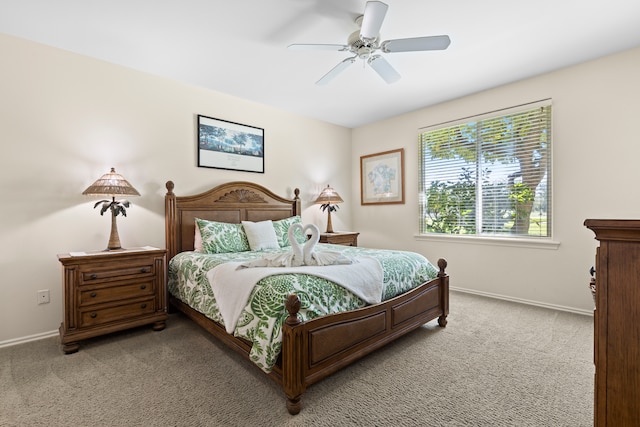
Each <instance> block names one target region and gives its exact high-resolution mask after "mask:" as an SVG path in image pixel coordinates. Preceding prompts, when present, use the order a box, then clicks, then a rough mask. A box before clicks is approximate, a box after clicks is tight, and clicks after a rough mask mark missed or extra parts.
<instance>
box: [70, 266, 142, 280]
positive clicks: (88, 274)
mask: <svg viewBox="0 0 640 427" xmlns="http://www.w3.org/2000/svg"><path fill="white" fill-rule="evenodd" d="M153 274H154V271H153V264H147V263H144V264H141V265H135V266H129V267H124V268H119V267H117V266H116V267H113V268H107V269H104V270H98V269H96V270H90V271H83V272H82V284H88V283H95V282H99V281H103V280H110V279H123V278H126V277H140V276H153Z"/></svg>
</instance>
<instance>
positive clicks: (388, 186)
mask: <svg viewBox="0 0 640 427" xmlns="http://www.w3.org/2000/svg"><path fill="white" fill-rule="evenodd" d="M360 194H361V202H360V204H362V205H382V204H392V203H404V148H400V149H397V150H390V151H384V152H382V153H375V154H369V155H366V156H361V157H360Z"/></svg>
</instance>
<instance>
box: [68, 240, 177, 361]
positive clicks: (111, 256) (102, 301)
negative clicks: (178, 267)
mask: <svg viewBox="0 0 640 427" xmlns="http://www.w3.org/2000/svg"><path fill="white" fill-rule="evenodd" d="M165 258H166V251H165V250H164V249H158V248H151V247H144V248H132V249H124V250H117V251H102V252H71V253H68V254H62V255H58V260H59V261H60V263H62V266H63V286H64V289H63V291H64V292H63V297H64V313H63V315H64V317H63V321H62V324H61V325H60V341H61V343H62V350H63V351H64V352H65V353H74V352H76V351H78V348H79V346H80V345H79V341H82V340H85V339H87V338H93V337H96V336H100V335H104V334H108V333H111V332H116V331H121V330H123V329H128V328H133V327H136V326H142V325H147V324H153V329H154V330H156V331H159V330H162V329H164V327H165V322H166V320H167V306H166V296H165V283H164V282H165V281H164V278H165V271H164V270H165Z"/></svg>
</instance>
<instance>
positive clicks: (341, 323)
mask: <svg viewBox="0 0 640 427" xmlns="http://www.w3.org/2000/svg"><path fill="white" fill-rule="evenodd" d="M166 188H167V193H166V196H165V232H166V245H167V260H168V263H169V265H168V271H169V274H168V276H169V277H170V278H169V282H171V281H172V279H171V277H173V280H174V281H176V280H177V279H176V275H177V273H175V272H173V276H172V268H173V269H174V270H175V269H176V268H177V267H175V266H176V264H177V263H178V262H179V260H180V259H182V260H183V263H187V264H189V265H191V268H194V267H193V264H194V263H193V262H191V258H190V257H196V256H199V255H198V254H194V253H193V251H194V248H195V247H196V246H197V245H199V244H200V242H196V228H197V226H196V218H198V220H199V221H211V222H219V223H227V224H230V225H232V224H241V223H242V221H251V222H255V223H259V222H263V221H268V220H271V221H275V222H283V221H284V222H285V223H286V221H289V219H291V218H299V216H300V213H301V204H300V198H299V193H300V192H299V190H298V189H295V190H294V198H293V199H286V198H282V197H280V196H278V195H276V194H275V193H273V192H272V191H270V190H269V189H267V188H265V187H263V186H261V185H259V184H255V183H251V182H243V181H236V182H229V183H225V184H222V185H219V186H216V187H214V188H212V189H210V190H208V191H205V192H202V193H200V194H196V195H190V196H176V194H175V193H174V192H173V190H174V183H173V182H172V181H168V182H167V183H166ZM199 238H201V237H199ZM327 246H328V247H329V249H331V250H344V251H346V253H347V254H353V253H355V254H356V255H358V252H357V251H358V250H360V249H355V248H346V247H338V246H336V245H327ZM342 248H344V249H342ZM349 251H351V252H349ZM354 251H355V252H354ZM361 251H364V253H365V254H367V255H369V254H374V255H375V253H374V252H371V251H374V250H367V249H364V248H363V249H361ZM367 251H369V252H367ZM411 254H412V253H408V252H407V253H403V255H405V256H407V257H410V256H411ZM415 255H416V256H417V254H415ZM247 256H253V257H254V258H255V256H257V255H255V254H251V253H247ZM362 259H364V258H362ZM185 260H186V261H185ZM172 261H173V264H171V262H172ZM429 264H430V263H429ZM172 266H173V267H172ZM446 266H447V263H446V261H445V260H444V259H439V260H438V262H437V268H435V267H434V272H433V274H432V275H431V274H430V275H429V278H428V279H425V280H424V282H422V281H421V282H419V283H418V284H417V285H412V288H411V289H410V290H408V291H406V292H404V291H403V292H402V293H401V294H399V295H397V296H392V297H390V298H388V299H385V300H384V301H382V302H380V303H376V304H364V303H362V302H361V303H360V304H359V305H358V307H360V308H355V309H349V310H348V311H340V312H336V313H331V314H326V315H322V316H317V315H316V316H309V315H305V314H303V312H305V313H306V311H305V309H306V308H305V307H306V306H305V304H306V301H307V300H306V299H305V296H306V292H291V293H289V294H286V295H284V296H283V298H282V299H283V300H284V301H283V306H284V307H283V308H282V309H281V322H280V323H276V326H277V327H278V330H277V331H276V332H277V335H278V336H279V337H278V339H279V340H280V341H278V344H277V346H274V348H277V349H278V354H277V355H272V357H271V358H272V359H273V364H272V365H270V366H268V368H265V367H264V366H259V365H258V364H256V363H254V362H255V359H256V357H255V354H252V347H254V346H255V342H252V339H251V338H253V337H252V336H251V335H249V336H243V335H242V334H239V336H236V335H235V334H232V333H229V332H227V330H226V328H225V325H224V324H223V323H224V322H221V321H220V320H219V319H217V318H216V316H212V315H211V314H210V313H206V312H205V311H204V310H202V309H201V308H200V307H196V308H197V309H196V308H194V307H192V306H190V305H189V304H188V303H187V302H189V301H187V300H188V298H185V297H184V295H181V294H180V292H179V291H176V288H175V284H173V286H172V283H168V298H169V303H170V310H179V311H181V312H182V313H184V314H185V315H186V316H187V317H189V318H190V319H192V320H193V321H194V322H196V323H197V324H198V325H200V326H201V327H202V328H204V329H205V330H206V331H208V332H209V333H211V334H212V335H213V336H214V337H215V338H217V339H218V340H219V341H221V342H222V343H224V344H225V345H227V346H228V347H229V348H231V349H233V350H234V351H236V352H237V353H239V354H240V355H242V356H243V357H244V358H246V359H248V360H250V361H252V363H253V364H254V365H256V366H258V367H259V368H261V369H260V371H261V372H263V373H264V374H265V375H267V376H269V377H270V378H271V379H273V380H274V381H276V382H277V383H278V384H280V385H281V386H282V389H283V391H284V394H285V396H286V407H287V410H288V411H289V413H290V414H293V415H295V414H297V413H299V412H300V410H301V407H302V403H301V397H302V394H303V393H304V391H305V390H306V388H307V387H308V386H310V385H312V384H314V383H316V382H318V381H320V380H322V379H323V378H326V377H327V376H329V375H331V374H332V373H334V372H336V371H338V370H339V369H342V368H344V367H345V366H347V365H349V364H351V363H353V362H354V361H356V360H358V359H360V358H362V357H363V356H365V355H367V354H369V353H371V352H372V351H374V350H376V349H378V348H380V347H382V346H384V345H386V344H388V343H389V342H391V341H393V340H395V339H397V338H398V337H400V336H403V335H405V334H406V333H408V332H410V331H412V330H414V329H416V328H418V327H420V326H421V325H423V324H425V323H427V322H429V321H431V320H434V319H438V324H439V325H440V326H441V327H444V326H446V324H447V315H448V313H449V277H448V275H447V274H446V273H445V268H446ZM198 274H200V273H198ZM300 276H303V275H300ZM431 276H432V277H431ZM282 277H284V276H282ZM425 277H427V276H425ZM385 278H386V276H385ZM265 280H266V279H265ZM318 280H324V279H318ZM385 280H386V279H385ZM261 282H262V281H261ZM336 286H337V285H336ZM345 292H346V293H347V294H349V292H348V291H345ZM300 296H302V301H301V297H300ZM252 298H253V296H252ZM185 301H186V302H185ZM349 301H360V300H359V299H358V298H357V297H354V298H351V297H350V298H349ZM192 305H194V304H192ZM194 306H195V305H194ZM301 306H305V307H303V309H302V310H301ZM247 309H248V308H247ZM285 310H286V311H285ZM243 313H244V312H243ZM245 317H246V314H245ZM213 319H216V320H218V321H216V320H213ZM280 325H281V327H280ZM254 350H255V349H254ZM254 353H255V351H254Z"/></svg>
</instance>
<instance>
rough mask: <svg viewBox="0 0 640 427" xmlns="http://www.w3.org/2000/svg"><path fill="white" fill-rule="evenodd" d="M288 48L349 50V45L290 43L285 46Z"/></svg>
mask: <svg viewBox="0 0 640 427" xmlns="http://www.w3.org/2000/svg"><path fill="white" fill-rule="evenodd" d="M287 49H290V50H332V51H339V52H340V51H344V50H349V46H345V45H343V44H290V45H289V46H287Z"/></svg>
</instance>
